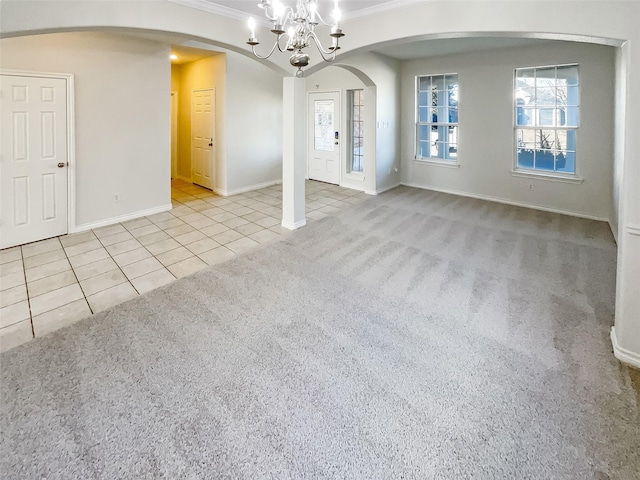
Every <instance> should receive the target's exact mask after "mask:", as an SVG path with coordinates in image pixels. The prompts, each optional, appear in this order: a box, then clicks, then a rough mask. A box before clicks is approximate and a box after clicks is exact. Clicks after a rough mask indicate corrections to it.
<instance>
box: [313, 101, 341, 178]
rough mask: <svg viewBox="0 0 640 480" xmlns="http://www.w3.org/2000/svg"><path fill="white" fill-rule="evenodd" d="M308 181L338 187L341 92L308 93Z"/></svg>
mask: <svg viewBox="0 0 640 480" xmlns="http://www.w3.org/2000/svg"><path fill="white" fill-rule="evenodd" d="M308 111H309V127H310V128H309V142H308V145H309V155H308V157H307V158H308V159H309V178H310V179H311V180H320V181H321V182H327V183H334V184H336V185H339V184H340V93H339V92H314V93H311V94H309V109H308Z"/></svg>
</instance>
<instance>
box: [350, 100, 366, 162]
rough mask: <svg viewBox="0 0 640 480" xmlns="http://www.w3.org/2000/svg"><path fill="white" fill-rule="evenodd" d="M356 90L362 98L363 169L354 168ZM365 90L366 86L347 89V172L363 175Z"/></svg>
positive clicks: (362, 155)
mask: <svg viewBox="0 0 640 480" xmlns="http://www.w3.org/2000/svg"><path fill="white" fill-rule="evenodd" d="M355 92H360V95H361V99H362V101H361V102H360V104H359V105H358V106H359V108H360V120H359V121H358V123H360V133H361V136H360V137H359V138H361V139H362V147H361V148H362V154H361V155H360V158H361V160H360V167H361V170H354V169H353V163H354V162H353V160H354V150H353V148H354V145H353V140H354V133H355V131H354V122H355V121H354V115H353V113H354V107H355V103H354V100H355ZM364 92H365V89H364V88H352V89H348V90H347V135H348V141H347V143H348V145H347V148H348V150H347V153H348V155H347V173H351V174H354V175H363V174H364V156H365V155H364V109H365V104H364Z"/></svg>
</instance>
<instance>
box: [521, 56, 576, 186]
mask: <svg viewBox="0 0 640 480" xmlns="http://www.w3.org/2000/svg"><path fill="white" fill-rule="evenodd" d="M563 67H575V68H576V69H577V84H576V85H569V86H575V87H577V88H576V90H577V100H576V104H575V105H573V104H567V105H565V107H575V109H576V113H575V115H576V118H577V120H576V124H575V125H557V123H558V122H557V121H554V122H553V123H554V125H551V126H549V125H542V124H541V122H540V121H539V119H536V120H535V121H534V122H533V124H532V125H521V124H518V120H519V119H518V108H519V107H520V108H521V106H519V105H518V103H517V102H518V97H517V91H518V72H519V71H522V70H533V71H534V74H536V73H537V71H538V70H544V69H550V68H554V69H556V72H555V78H554V86H553V88H555V87H557V80H558V73H557V69H558V68H563ZM580 77H581V74H580V64H579V63H577V62H575V63H561V64H552V65H536V66H525V67H517V68H514V70H513V87H512V95H513V100H512V115H513V119H512V125H513V165H512V174H513V175H514V176H522V177H539V178H547V179H549V180H556V181H564V182H570V183H573V182H576V183H579V182H582V181H583V180H582V179H581V178H580V175H579V163H578V144H579V140H578V138H579V131H580V124H581V116H582V115H581V110H582V101H581V100H582V98H581V97H582V88H581V87H582V82H581V78H580ZM534 78H537V76H535V77H534ZM535 83H536V82H534V85H535ZM535 88H537V87H535ZM556 98H557V97H556ZM529 109H533V110H534V111H535V112H537V111H538V110H540V111H541V110H549V109H553V110H558V104H557V103H556V104H555V106H554V107H546V106H545V105H544V104H541V103H539V102H538V101H536V102H535V103H533V104H532V106H531V107H529ZM564 115H567V112H566V111H565V113H564ZM520 130H523V131H524V130H529V131H533V132H537V131H544V130H547V131H553V132H554V134H555V137H556V139H557V138H558V133H557V132H558V131H562V132H569V131H572V132H574V134H573V135H574V138H575V141H574V143H575V146H574V149H573V151H572V153H573V155H574V159H573V162H574V168H573V172H563V171H558V170H557V164H556V159H555V157H556V155H554V170H549V169H543V168H535V163H534V167H532V168H527V167H521V166H519V164H518V153H519V150H520V149H521V148H522V146H521V145H520V144H519V139H518V133H519V131H520ZM534 136H535V133H534ZM542 150H544V149H542ZM549 150H553V151H558V148H557V147H556V148H554V149H549ZM567 151H569V150H567ZM534 162H535V160H534Z"/></svg>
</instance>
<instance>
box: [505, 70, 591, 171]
mask: <svg viewBox="0 0 640 480" xmlns="http://www.w3.org/2000/svg"><path fill="white" fill-rule="evenodd" d="M579 98H580V95H579V78H578V65H558V66H548V67H530V68H518V69H516V71H515V95H514V99H515V122H514V123H515V144H516V159H515V167H516V170H517V171H524V172H526V171H531V172H535V173H547V174H557V175H560V176H562V175H569V176H572V175H575V173H576V143H577V131H578V126H579V108H580V102H579Z"/></svg>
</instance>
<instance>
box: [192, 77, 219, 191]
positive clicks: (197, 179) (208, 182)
mask: <svg viewBox="0 0 640 480" xmlns="http://www.w3.org/2000/svg"><path fill="white" fill-rule="evenodd" d="M214 131H215V92H214V90H213V89H209V90H194V91H193V92H191V181H192V182H193V183H196V184H198V185H200V186H203V187H205V188H210V189H213V167H214V162H215V149H214V146H213V144H214V136H213V133H214Z"/></svg>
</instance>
